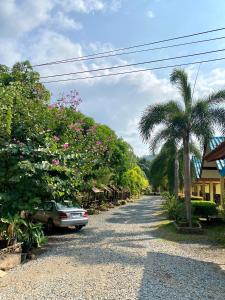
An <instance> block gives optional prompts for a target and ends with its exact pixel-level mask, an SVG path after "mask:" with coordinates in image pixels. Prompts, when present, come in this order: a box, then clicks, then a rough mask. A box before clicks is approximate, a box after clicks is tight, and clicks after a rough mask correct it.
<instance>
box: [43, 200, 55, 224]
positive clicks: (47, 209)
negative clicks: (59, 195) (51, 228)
mask: <svg viewBox="0 0 225 300" xmlns="http://www.w3.org/2000/svg"><path fill="white" fill-rule="evenodd" d="M43 218H44V220H43V222H44V223H47V222H48V220H49V219H52V220H53V218H54V203H53V202H46V203H45V204H44V215H43ZM53 221H54V220H53Z"/></svg>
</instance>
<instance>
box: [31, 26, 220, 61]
mask: <svg viewBox="0 0 225 300" xmlns="http://www.w3.org/2000/svg"><path fill="white" fill-rule="evenodd" d="M221 30H225V27H221V28H216V29H212V30H207V31H202V32H197V33H192V34H188V35H183V36H178V37H173V38H168V39H164V40H158V41H153V42H149V43H144V44H137V45H133V46H129V47H123V48H118V49H114V50H109V51H103V52H98V53H94V54H89V55H84V56H78V57H72V58H68V59H63V60H56V61H50V62H46V63H41V64H36V65H32V67H41V66H46V65H54V64H61V63H67V62H72V61H76V60H78V61H79V60H81V59H87V58H89V59H91V58H93V59H94V58H96V56H97V55H102V54H110V53H114V55H115V52H119V51H124V50H129V49H134V48H140V47H144V46H149V45H154V44H159V43H164V42H169V41H174V40H178V39H183V38H188V37H193V36H198V35H203V34H208V33H212V32H218V31H221ZM171 47H172V45H171ZM159 48H160V47H159ZM161 48H162V47H161ZM155 50H156V49H155ZM157 50H158V49H157ZM146 51H147V50H146ZM148 51H150V50H148ZM120 55H122V54H120Z"/></svg>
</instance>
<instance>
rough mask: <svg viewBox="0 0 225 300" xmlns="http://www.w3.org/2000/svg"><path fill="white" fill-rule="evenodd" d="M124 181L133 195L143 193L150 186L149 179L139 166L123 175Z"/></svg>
mask: <svg viewBox="0 0 225 300" xmlns="http://www.w3.org/2000/svg"><path fill="white" fill-rule="evenodd" d="M122 183H123V185H124V186H125V187H127V188H129V189H130V191H131V193H132V194H133V195H139V194H141V193H142V192H143V191H144V190H145V189H146V188H147V187H148V186H149V183H148V180H147V179H146V177H145V174H144V172H143V171H142V170H141V168H140V167H139V166H135V167H133V168H132V169H130V170H128V171H127V172H125V173H124V175H123V177H122Z"/></svg>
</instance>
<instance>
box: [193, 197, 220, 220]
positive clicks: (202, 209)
mask: <svg viewBox="0 0 225 300" xmlns="http://www.w3.org/2000/svg"><path fill="white" fill-rule="evenodd" d="M191 205H192V209H193V214H194V215H195V216H198V217H202V218H208V217H209V216H214V215H217V214H218V211H217V207H216V203H215V202H213V201H191Z"/></svg>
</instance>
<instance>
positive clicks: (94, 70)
mask: <svg viewBox="0 0 225 300" xmlns="http://www.w3.org/2000/svg"><path fill="white" fill-rule="evenodd" d="M222 51H225V48H223V49H217V50H211V51H205V52H199V53H192V54H187V55H181V56H174V57H168V58H162V59H156V60H149V61H143V62H137V63H132V64H125V65H117V66H112V67H104V68H98V69H91V70H87V71H78V72H70V73H63V74H55V75H48V76H42V77H40V78H41V79H44V78H52V77H61V76H68V75H77V74H84V73H90V72H98V71H106V70H113V69H119V68H125V67H133V66H138V65H145V64H150V63H155V62H162V61H167V60H174V59H180V58H187V57H193V56H199V55H206V54H211V53H217V52H222Z"/></svg>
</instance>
